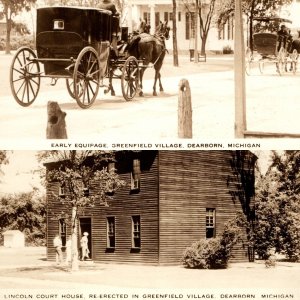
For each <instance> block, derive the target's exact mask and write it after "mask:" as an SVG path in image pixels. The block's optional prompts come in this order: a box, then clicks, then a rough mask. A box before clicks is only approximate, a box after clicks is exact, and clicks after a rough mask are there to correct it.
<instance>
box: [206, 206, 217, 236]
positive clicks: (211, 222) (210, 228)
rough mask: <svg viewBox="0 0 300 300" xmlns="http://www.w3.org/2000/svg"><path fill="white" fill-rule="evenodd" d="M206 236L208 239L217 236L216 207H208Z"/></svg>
mask: <svg viewBox="0 0 300 300" xmlns="http://www.w3.org/2000/svg"><path fill="white" fill-rule="evenodd" d="M205 236H206V238H207V239H210V238H214V237H215V236H216V209H215V208H213V207H207V208H206V211H205Z"/></svg>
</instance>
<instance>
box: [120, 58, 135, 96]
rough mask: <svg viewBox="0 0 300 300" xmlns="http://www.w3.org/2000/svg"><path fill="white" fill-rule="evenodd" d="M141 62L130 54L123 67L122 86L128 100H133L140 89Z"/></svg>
mask: <svg viewBox="0 0 300 300" xmlns="http://www.w3.org/2000/svg"><path fill="white" fill-rule="evenodd" d="M138 84H139V63H138V61H137V59H136V58H135V57H133V56H129V57H128V58H127V60H126V61H125V63H124V66H123V68H122V76H121V88H122V94H123V97H124V99H125V100H126V101H130V100H132V99H133V98H134V97H135V95H136V93H137V90H138Z"/></svg>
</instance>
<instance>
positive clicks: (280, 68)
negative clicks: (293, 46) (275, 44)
mask: <svg viewBox="0 0 300 300" xmlns="http://www.w3.org/2000/svg"><path fill="white" fill-rule="evenodd" d="M276 68H277V72H278V73H279V75H283V73H284V71H285V68H286V52H285V49H284V48H283V47H281V48H280V50H279V52H278V54H277V63H276Z"/></svg>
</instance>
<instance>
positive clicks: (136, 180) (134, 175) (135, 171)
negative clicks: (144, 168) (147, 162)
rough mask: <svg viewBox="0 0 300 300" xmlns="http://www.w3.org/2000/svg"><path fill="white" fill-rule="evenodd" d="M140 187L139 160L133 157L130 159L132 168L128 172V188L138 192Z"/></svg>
mask: <svg viewBox="0 0 300 300" xmlns="http://www.w3.org/2000/svg"><path fill="white" fill-rule="evenodd" d="M140 189H141V160H140V159H139V158H134V159H133V160H132V170H131V173H130V190H131V192H139V191H140Z"/></svg>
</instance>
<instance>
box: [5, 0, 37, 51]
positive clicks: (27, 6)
mask: <svg viewBox="0 0 300 300" xmlns="http://www.w3.org/2000/svg"><path fill="white" fill-rule="evenodd" d="M0 2H1V3H2V7H3V11H2V16H4V17H5V22H6V49H5V53H6V54H9V53H10V33H11V29H12V26H13V24H14V22H13V18H14V17H15V16H16V15H18V14H19V13H20V12H22V11H24V10H25V11H30V10H31V4H34V3H35V2H36V0H0ZM0 17H1V16H0Z"/></svg>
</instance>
